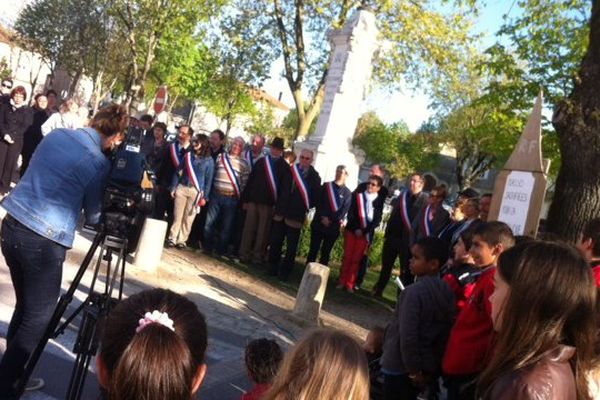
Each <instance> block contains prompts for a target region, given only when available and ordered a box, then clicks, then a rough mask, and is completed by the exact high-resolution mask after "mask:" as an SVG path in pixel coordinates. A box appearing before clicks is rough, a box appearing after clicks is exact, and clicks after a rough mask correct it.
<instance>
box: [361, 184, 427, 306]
mask: <svg viewBox="0 0 600 400" xmlns="http://www.w3.org/2000/svg"><path fill="white" fill-rule="evenodd" d="M424 183H425V180H424V179H423V176H422V175H420V174H413V175H411V177H410V181H409V190H405V191H403V192H402V193H400V196H398V197H397V198H395V199H394V200H392V202H391V204H390V206H391V208H392V212H391V214H390V218H389V220H388V224H387V227H386V229H385V238H384V242H383V251H382V255H381V273H380V275H379V280H378V281H377V283H376V284H375V287H374V288H373V296H376V297H381V295H382V294H383V290H384V289H385V286H386V285H387V283H388V281H389V279H390V276H391V274H392V268H393V267H394V263H395V262H396V258H398V257H399V258H400V280H401V281H402V283H403V284H404V286H408V285H410V284H411V283H413V281H414V277H413V275H412V274H411V272H410V269H409V267H408V262H409V260H410V247H409V246H410V235H411V231H412V223H413V221H414V220H415V218H416V217H417V215H418V214H419V212H420V211H421V209H423V208H424V207H426V206H427V194H425V193H423V185H424Z"/></svg>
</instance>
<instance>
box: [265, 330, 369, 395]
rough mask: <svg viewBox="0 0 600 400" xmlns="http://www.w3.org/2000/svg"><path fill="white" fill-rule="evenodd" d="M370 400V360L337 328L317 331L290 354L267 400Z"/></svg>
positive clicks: (351, 339) (359, 347)
mask: <svg viewBox="0 0 600 400" xmlns="http://www.w3.org/2000/svg"><path fill="white" fill-rule="evenodd" d="M290 399H294V400H296V399H298V400H302V399H305V400H309V399H310V400H313V399H319V400H368V399H369V373H368V371H367V359H366V358H365V352H364V351H363V349H362V348H361V346H360V344H358V342H357V341H356V340H354V339H353V338H352V337H350V336H348V335H347V334H345V333H343V332H341V331H337V330H333V329H317V330H315V331H312V332H311V333H309V334H308V336H306V337H304V338H303V339H302V340H300V341H299V342H298V343H296V345H295V346H294V348H293V349H292V350H291V351H290V352H289V353H288V354H286V356H285V357H284V360H283V364H282V365H281V369H280V370H279V373H278V374H277V376H276V377H275V380H274V381H273V386H271V388H270V389H269V390H268V391H267V393H266V394H265V397H264V400H290Z"/></svg>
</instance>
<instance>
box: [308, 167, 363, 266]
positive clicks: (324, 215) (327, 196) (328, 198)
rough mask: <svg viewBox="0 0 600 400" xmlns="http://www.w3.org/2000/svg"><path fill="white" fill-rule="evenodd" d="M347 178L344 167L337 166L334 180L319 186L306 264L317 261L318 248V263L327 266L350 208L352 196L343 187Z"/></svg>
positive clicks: (348, 190)
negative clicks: (319, 192)
mask: <svg viewBox="0 0 600 400" xmlns="http://www.w3.org/2000/svg"><path fill="white" fill-rule="evenodd" d="M347 176H348V171H347V170H346V167H345V166H344V165H338V167H337V168H336V170H335V180H334V181H332V182H326V183H324V184H323V186H321V196H320V198H319V201H318V202H317V204H316V211H315V216H314V217H313V220H312V224H311V225H310V228H311V229H310V250H309V252H308V256H307V257H306V262H307V263H309V262H313V261H315V260H316V259H317V253H318V252H319V248H320V249H321V257H320V258H319V263H321V264H323V265H328V264H329V256H330V254H331V249H332V248H333V245H334V244H335V241H336V240H337V238H338V237H339V236H340V227H341V225H342V223H343V221H344V218H346V214H347V213H348V209H349V208H350V202H351V195H352V194H351V193H350V189H348V188H347V187H346V185H345V182H346V177H347Z"/></svg>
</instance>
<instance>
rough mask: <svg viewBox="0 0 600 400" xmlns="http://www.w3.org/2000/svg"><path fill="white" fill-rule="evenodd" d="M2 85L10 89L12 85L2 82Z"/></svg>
mask: <svg viewBox="0 0 600 400" xmlns="http://www.w3.org/2000/svg"><path fill="white" fill-rule="evenodd" d="M2 87H3V88H6V89H12V85H8V84H6V83H3V84H2Z"/></svg>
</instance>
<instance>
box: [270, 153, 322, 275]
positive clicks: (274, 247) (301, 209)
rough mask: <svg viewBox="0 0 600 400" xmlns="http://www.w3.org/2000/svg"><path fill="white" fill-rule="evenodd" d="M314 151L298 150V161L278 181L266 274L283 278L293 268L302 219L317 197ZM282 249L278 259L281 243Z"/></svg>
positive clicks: (318, 187) (318, 177) (319, 183)
mask: <svg viewBox="0 0 600 400" xmlns="http://www.w3.org/2000/svg"><path fill="white" fill-rule="evenodd" d="M313 157H314V153H313V152H312V151H311V150H308V149H304V150H302V152H301V153H300V157H299V161H300V162H299V163H298V164H292V165H291V166H290V171H291V173H290V174H288V176H287V177H286V179H285V181H284V182H282V185H283V187H282V194H281V196H279V198H278V199H277V202H276V203H275V212H274V216H273V224H272V226H271V237H270V239H269V266H270V269H269V273H270V274H271V275H278V276H279V279H280V280H283V281H286V280H287V279H288V278H289V276H290V274H291V272H292V269H293V268H294V261H295V259H296V251H297V250H298V241H299V240H300V231H301V229H302V226H303V225H304V221H305V220H306V214H307V212H308V210H310V209H311V208H313V207H314V206H315V204H316V202H317V200H318V199H319V191H320V188H321V176H319V173H318V172H317V171H316V170H315V169H314V168H313V166H312V165H311V164H312V161H313ZM284 241H286V242H287V244H286V252H285V257H284V259H283V262H281V252H282V248H283V242H284Z"/></svg>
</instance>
